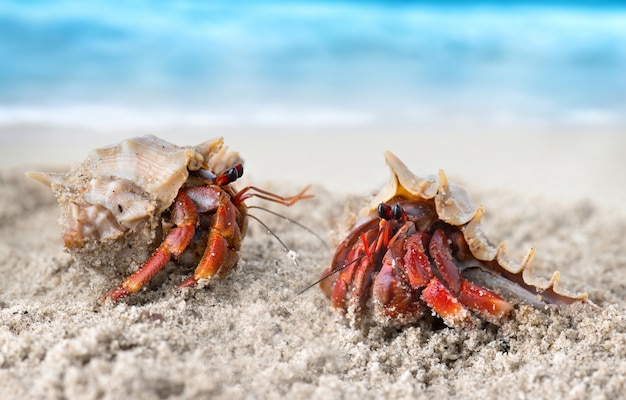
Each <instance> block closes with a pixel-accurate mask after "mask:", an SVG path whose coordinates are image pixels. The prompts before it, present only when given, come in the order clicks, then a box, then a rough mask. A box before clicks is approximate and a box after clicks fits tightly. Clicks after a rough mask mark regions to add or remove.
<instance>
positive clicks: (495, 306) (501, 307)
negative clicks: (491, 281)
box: [422, 229, 513, 320]
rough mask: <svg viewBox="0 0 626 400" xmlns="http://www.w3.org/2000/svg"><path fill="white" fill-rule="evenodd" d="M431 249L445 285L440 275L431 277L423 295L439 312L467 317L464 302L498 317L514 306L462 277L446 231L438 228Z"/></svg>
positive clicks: (454, 316) (484, 314) (480, 311)
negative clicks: (437, 277) (453, 256)
mask: <svg viewBox="0 0 626 400" xmlns="http://www.w3.org/2000/svg"><path fill="white" fill-rule="evenodd" d="M429 249H430V255H431V256H432V257H433V259H434V261H435V265H436V266H437V269H438V271H439V273H440V274H441V276H442V278H443V282H444V283H445V285H444V283H442V282H441V281H439V280H438V279H436V278H435V279H433V280H431V283H430V284H429V285H428V286H427V288H426V289H424V291H423V292H422V297H423V298H424V301H425V302H426V303H427V304H428V305H429V306H430V307H431V308H432V309H433V310H435V311H436V312H437V313H438V314H439V315H441V316H442V317H443V316H444V315H447V316H449V318H451V319H453V320H457V319H458V318H463V315H465V312H463V311H462V310H461V308H462V307H463V306H462V305H461V304H463V305H465V306H467V307H468V308H470V309H471V310H472V311H475V312H477V313H479V314H481V315H482V316H484V317H495V318H496V319H498V318H501V317H503V316H505V315H506V314H508V313H509V312H510V311H511V310H512V309H513V307H512V306H511V305H510V304H509V303H508V302H507V301H506V300H504V299H503V298H502V297H500V296H498V295H497V294H495V293H493V292H492V291H490V290H488V289H486V288H484V287H482V286H478V285H476V284H473V283H471V282H469V281H467V280H465V279H463V278H462V277H461V275H460V272H459V268H458V266H457V265H456V264H455V263H454V261H453V258H452V251H451V250H450V245H449V244H448V238H447V237H446V235H445V233H443V231H442V230H440V229H439V230H437V231H435V233H434V234H433V237H432V239H431V241H430V245H429ZM459 302H460V304H459ZM431 303H432V305H431ZM444 319H445V318H444Z"/></svg>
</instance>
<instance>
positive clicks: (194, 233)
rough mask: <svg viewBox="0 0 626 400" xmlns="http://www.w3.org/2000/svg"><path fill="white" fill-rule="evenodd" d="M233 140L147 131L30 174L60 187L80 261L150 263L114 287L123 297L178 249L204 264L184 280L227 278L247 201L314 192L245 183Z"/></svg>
mask: <svg viewBox="0 0 626 400" xmlns="http://www.w3.org/2000/svg"><path fill="white" fill-rule="evenodd" d="M223 142H224V141H223V139H222V138H217V139H212V140H209V141H206V142H204V143H201V144H199V145H197V146H193V147H191V146H188V147H179V146H176V145H173V144H171V143H168V142H166V141H164V140H162V139H159V138H157V137H155V136H143V137H138V138H133V139H128V140H125V141H123V142H121V143H119V144H117V145H112V146H108V147H104V148H101V149H96V150H93V151H92V152H91V153H90V154H89V156H88V157H87V159H86V160H85V161H84V162H82V163H81V164H79V165H75V166H74V167H73V168H72V169H71V170H70V171H69V172H67V173H65V174H54V173H42V172H29V173H28V174H27V175H28V176H29V177H31V178H34V179H36V180H38V181H40V182H42V183H44V184H46V185H48V186H50V188H51V189H52V191H53V192H54V194H55V195H56V197H57V199H58V202H59V205H60V208H61V216H60V223H61V226H62V227H63V239H64V242H65V247H66V248H67V250H68V251H69V252H70V253H71V254H72V256H73V257H74V258H75V259H76V260H77V261H79V262H81V263H83V264H86V263H89V264H96V265H95V266H96V267H99V268H103V267H112V268H114V267H115V265H116V264H120V263H122V264H127V265H128V264H130V263H135V262H138V263H143V265H142V266H141V267H140V268H139V269H138V270H137V271H136V272H134V273H133V274H132V275H131V276H129V277H128V278H126V280H125V281H124V282H123V283H122V284H121V285H120V286H118V287H117V288H115V289H113V290H111V291H110V292H109V293H108V294H107V295H106V296H105V297H106V298H110V299H112V300H118V299H121V298H123V297H126V296H129V295H130V294H132V293H135V292H137V291H139V290H140V289H141V288H142V287H143V286H144V285H145V284H147V283H148V282H149V281H150V280H151V279H152V278H153V277H154V276H155V275H156V274H157V273H158V272H159V271H160V270H161V269H162V268H163V267H164V266H165V265H166V264H167V263H168V262H169V261H170V259H172V258H175V259H179V260H180V259H183V258H186V259H191V260H192V261H193V262H194V263H195V264H196V265H197V266H196V269H195V272H194V273H193V275H192V276H191V277H189V278H188V279H187V280H185V281H184V282H182V283H181V284H180V286H179V287H192V286H195V285H196V284H197V283H198V281H200V280H201V279H207V278H211V277H214V276H215V277H217V278H223V277H225V276H226V274H227V273H228V272H229V271H230V270H231V269H232V268H233V267H234V266H235V265H236V263H237V258H238V252H239V250H240V247H241V240H242V239H243V237H244V235H245V233H246V226H247V218H248V213H247V207H246V204H245V200H247V199H249V198H250V197H254V196H256V197H259V198H261V199H265V200H269V201H273V202H276V203H280V204H283V205H285V206H290V205H292V204H294V203H296V202H297V201H299V200H302V199H308V198H311V197H312V196H311V195H307V194H306V191H307V189H308V187H306V188H304V190H302V191H301V192H300V193H298V194H296V195H294V196H290V197H282V196H278V195H276V194H273V193H270V192H267V191H265V190H262V189H259V188H256V187H254V186H248V187H246V188H244V189H242V190H240V191H236V190H235V189H234V187H233V185H232V183H233V182H235V181H236V180H237V179H238V178H240V177H241V175H242V174H243V166H242V160H241V158H240V157H239V155H238V154H237V153H236V152H230V151H227V149H226V147H225V146H224V145H223ZM155 248H156V249H155ZM150 252H152V255H151V256H150V257H148V255H149V254H150Z"/></svg>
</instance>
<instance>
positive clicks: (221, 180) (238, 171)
mask: <svg viewBox="0 0 626 400" xmlns="http://www.w3.org/2000/svg"><path fill="white" fill-rule="evenodd" d="M242 175H243V165H241V164H237V165H235V166H234V167H232V168H228V169H227V170H226V171H224V172H222V173H221V174H219V175H218V176H217V177H216V178H215V179H214V180H213V183H214V184H216V185H219V186H224V185H228V184H231V183H233V182H235V181H236V180H237V179H239V178H241V176H242Z"/></svg>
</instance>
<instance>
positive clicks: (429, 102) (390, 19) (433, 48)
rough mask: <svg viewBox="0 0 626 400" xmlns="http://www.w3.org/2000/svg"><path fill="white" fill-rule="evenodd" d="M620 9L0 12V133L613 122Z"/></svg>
mask: <svg viewBox="0 0 626 400" xmlns="http://www.w3.org/2000/svg"><path fill="white" fill-rule="evenodd" d="M625 3H626V2H624V1H551V2H550V1H548V2H539V1H537V2H529V1H499V2H498V1H491V2H485V1H382V0H380V1H374V0H371V1H335V2H331V1H319V0H318V1H316V0H309V1H298V2H296V1H284V2H279V1H267V0H260V1H247V2H232V1H226V0H224V1H211V2H206V1H202V0H186V1H182V0H179V1H166V0H161V1H158V0H152V1H147V0H134V1H126V2H112V1H105V0H96V1H81V0H60V1H22V0H3V1H2V2H0V126H7V125H14V124H23V123H45V124H61V125H67V124H71V125H74V126H81V125H84V126H89V125H93V124H95V123H96V122H95V121H98V122H97V124H98V125H102V124H104V125H105V126H115V127H133V126H145V125H151V124H154V125H159V124H177V123H179V124H183V125H184V124H197V125H205V124H208V125H226V126H233V125H234V126H236V125H239V124H243V125H245V124H255V125H267V126H272V125H286V126H289V125H302V126H309V125H310V126H317V125H361V124H375V123H379V122H389V121H395V122H397V123H400V124H403V123H410V124H414V123H437V122H438V121H446V120H450V119H456V120H459V121H478V122H480V121H483V120H489V121H491V122H496V123H499V122H502V123H512V124H515V123H517V122H519V121H524V122H530V123H533V122H537V123H544V122H545V123H556V124H590V125H598V124H599V125H603V124H622V123H624V122H626V4H625Z"/></svg>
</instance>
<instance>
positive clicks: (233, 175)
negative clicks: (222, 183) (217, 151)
mask: <svg viewBox="0 0 626 400" xmlns="http://www.w3.org/2000/svg"><path fill="white" fill-rule="evenodd" d="M225 175H226V178H228V182H229V183H232V182H235V181H236V180H237V178H239V173H237V169H236V168H235V167H233V168H230V169H229V170H228V171H226V174H225Z"/></svg>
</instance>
